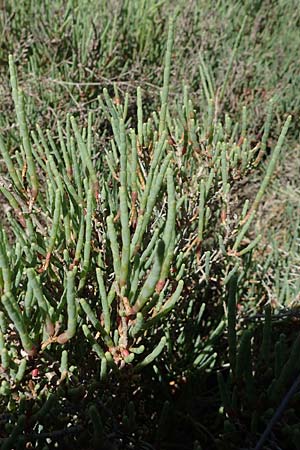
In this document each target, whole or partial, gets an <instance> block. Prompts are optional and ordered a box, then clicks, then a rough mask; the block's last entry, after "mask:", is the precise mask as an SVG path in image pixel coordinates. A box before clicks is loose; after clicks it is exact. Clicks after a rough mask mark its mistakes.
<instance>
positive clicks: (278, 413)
mask: <svg viewBox="0 0 300 450" xmlns="http://www.w3.org/2000/svg"><path fill="white" fill-rule="evenodd" d="M299 384H300V374H299V375H298V376H297V378H296V379H295V381H294V383H293V384H292V386H291V387H290V389H289V391H288V392H287V393H286V395H285V396H284V397H283V399H282V401H281V403H280V405H279V406H278V408H277V409H276V411H275V414H274V416H273V417H272V419H271V420H270V422H269V423H268V426H267V427H266V429H265V431H264V432H263V434H262V435H261V437H260V439H259V441H258V443H257V444H256V446H255V449H254V450H261V448H262V447H263V445H264V443H265V441H266V440H267V439H268V436H269V434H270V433H271V431H272V428H273V427H274V425H275V424H276V422H277V421H278V420H279V418H280V416H281V415H282V413H283V412H284V410H285V409H286V407H287V405H288V403H289V401H290V400H291V399H292V397H293V395H295V394H296V392H297V389H298V387H299Z"/></svg>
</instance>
